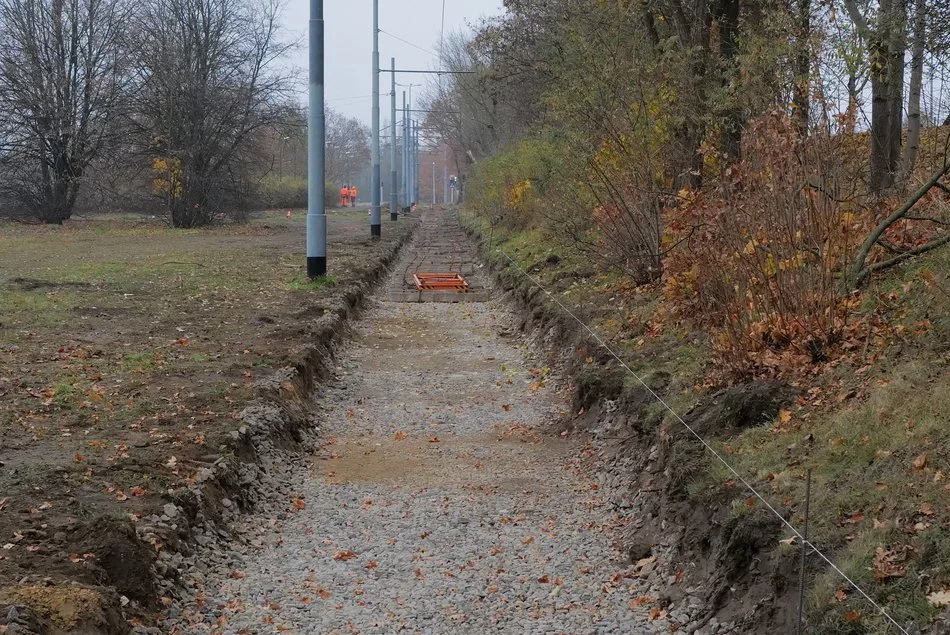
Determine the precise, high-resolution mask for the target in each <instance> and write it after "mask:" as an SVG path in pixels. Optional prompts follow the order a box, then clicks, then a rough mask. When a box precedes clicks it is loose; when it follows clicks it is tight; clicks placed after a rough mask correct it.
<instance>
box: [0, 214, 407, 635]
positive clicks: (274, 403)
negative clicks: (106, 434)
mask: <svg viewBox="0 0 950 635" xmlns="http://www.w3.org/2000/svg"><path fill="white" fill-rule="evenodd" d="M404 229H405V228H404ZM394 235H395V234H394ZM410 238H411V232H410V231H408V230H406V231H402V232H401V233H400V235H399V237H398V239H397V238H394V239H392V240H391V241H387V242H388V244H383V245H380V246H379V248H378V249H376V248H374V250H373V251H371V253H370V255H371V256H372V259H371V261H370V262H369V263H363V264H362V265H361V266H360V267H359V268H357V269H355V270H354V271H353V274H352V275H347V276H345V277H343V278H342V279H338V282H337V284H336V286H334V288H333V289H332V291H331V292H329V293H326V292H323V293H317V294H313V296H312V297H313V299H308V298H309V296H308V295H307V294H297V295H295V298H297V299H300V298H303V300H302V302H300V303H299V304H296V305H295V309H294V310H293V311H290V312H289V314H287V315H281V316H280V319H279V324H278V323H275V321H274V320H273V319H272V318H269V317H267V316H263V317H260V318H258V319H259V320H261V324H259V325H257V326H258V327H259V328H260V330H261V331H265V330H266V332H267V333H269V334H270V335H269V336H268V337H270V340H271V341H269V342H267V341H264V340H263V339H261V340H260V341H255V343H254V345H255V347H257V346H265V347H266V346H269V347H271V350H273V351H274V357H275V358H277V359H280V364H279V366H274V367H269V368H268V367H267V366H262V367H261V368H262V369H263V370H262V372H260V373H254V375H255V377H254V379H253V380H252V381H251V382H250V384H249V386H248V389H247V390H242V391H241V392H240V394H241V397H242V399H241V400H240V401H238V400H237V399H234V400H232V399H231V398H230V397H226V398H227V401H228V404H227V406H228V407H229V408H232V409H234V411H235V412H236V415H235V416H234V417H233V418H231V419H229V423H228V422H225V423H224V427H220V426H219V427H217V428H215V431H214V433H211V432H209V433H208V435H207V439H206V440H205V439H204V438H202V441H203V442H202V444H201V447H202V448H204V449H203V450H202V452H203V454H202V455H201V456H200V457H195V458H194V459H192V458H191V457H189V459H188V461H187V464H186V463H185V461H184V460H183V459H182V458H181V457H182V456H183V454H182V450H180V449H179V450H178V452H176V453H177V454H178V456H179V459H178V462H179V464H178V465H177V466H176V465H174V464H173V463H174V462H175V458H174V457H172V459H170V460H169V462H168V463H165V464H162V463H161V462H159V463H157V464H155V465H154V466H152V467H151V468H150V467H149V465H144V464H143V465H142V466H140V468H141V469H143V470H146V471H149V470H153V471H156V472H162V473H164V472H169V473H174V474H175V475H176V476H180V477H181V480H180V481H178V482H176V487H174V488H170V489H169V493H168V494H167V495H165V496H163V497H154V496H152V495H151V491H150V496H149V497H148V499H147V500H146V498H145V497H143V498H135V497H134V496H136V495H134V494H133V495H132V496H129V497H128V498H127V499H126V498H125V497H124V496H123V497H122V498H121V499H120V500H128V501H129V502H135V501H142V504H141V505H137V506H136V507H135V509H134V510H133V509H129V510H128V511H129V512H130V513H127V514H121V513H118V512H115V511H113V512H110V513H100V512H96V514H95V515H87V516H70V517H69V518H68V519H67V520H66V521H64V523H65V524H61V525H60V524H57V525H56V526H55V527H54V526H49V527H47V526H46V525H45V524H44V525H40V526H37V527H36V528H35V529H30V530H28V532H30V533H29V535H26V534H22V533H21V534H20V537H21V538H22V539H24V541H25V542H24V544H25V543H26V542H29V543H31V544H36V545H37V547H35V549H30V550H29V551H30V553H26V552H25V553H24V554H23V557H22V558H19V560H16V561H14V560H12V559H8V561H7V563H5V564H9V566H8V567H7V568H8V569H10V571H13V570H14V567H18V568H19V569H20V570H21V571H23V574H21V575H22V577H19V578H18V579H13V580H12V582H13V583H12V584H8V585H7V586H2V585H0V632H7V631H8V630H9V632H18V633H37V634H53V635H57V634H60V633H90V634H91V633H96V634H112V633H123V634H124V633H128V632H130V631H131V630H133V628H135V627H136V625H141V626H143V627H147V626H148V624H149V623H150V621H151V616H152V615H154V614H155V612H156V611H158V610H159V609H160V608H161V606H162V604H164V603H167V602H170V599H169V597H168V596H169V595H172V594H174V592H175V588H176V585H177V584H179V583H180V582H179V580H178V579H177V578H178V576H179V575H180V567H179V565H180V563H181V562H182V561H183V559H185V558H188V557H189V556H191V555H192V554H193V551H194V545H195V541H196V539H198V540H205V541H208V540H214V539H216V535H221V536H224V535H226V524H227V520H228V519H229V518H231V517H233V515H234V514H235V513H238V512H239V511H241V510H248V509H251V508H253V506H254V505H255V503H256V500H255V496H256V493H255V491H256V490H255V488H254V487H251V486H250V485H251V482H252V481H253V479H254V477H255V474H259V473H261V472H267V471H268V470H269V467H270V466H269V465H268V461H267V459H266V457H265V453H264V452H262V451H261V448H262V447H263V446H267V447H280V448H285V449H292V448H295V447H298V446H299V444H300V442H301V440H302V439H303V438H304V434H305V432H306V431H307V430H308V429H310V428H311V427H312V421H313V418H312V411H311V404H310V395H311V393H312V391H313V390H314V388H315V386H316V385H317V383H318V382H319V381H320V380H321V379H322V378H323V377H325V376H326V374H327V373H328V372H330V371H331V369H332V367H333V364H334V351H335V349H336V347H337V346H338V345H339V344H340V342H341V339H342V338H344V337H345V335H346V333H347V332H348V324H349V323H350V322H351V321H352V320H353V319H354V318H355V317H356V316H357V315H358V314H359V312H360V311H361V309H362V308H363V307H364V305H365V302H366V300H367V298H368V296H369V294H370V292H371V291H372V290H373V289H374V288H375V287H376V286H377V285H378V284H379V283H381V282H382V281H383V280H384V278H385V276H386V274H387V272H388V270H389V268H390V267H391V266H392V264H393V263H394V262H395V260H396V257H397V255H398V254H399V252H400V250H401V248H402V246H403V245H404V244H405V243H406V242H407V241H408V240H409V239H410ZM268 320H270V321H268ZM265 322H266V323H265ZM252 326H253V325H252ZM252 330H253V328H252ZM287 349H291V350H290V351H289V352H287V353H286V354H281V353H278V351H285V350H287ZM20 350H22V349H20ZM247 352H248V351H245V353H247ZM202 359H203V358H202ZM255 370H256V368H255ZM250 376H251V373H249V372H247V371H245V372H244V377H250ZM233 385H234V384H232V386H233ZM0 396H2V394H0ZM176 396H177V395H176ZM209 407H210V406H209ZM133 427H134V426H133ZM229 428H230V429H229ZM128 444H129V446H132V442H129V443H128ZM11 447H12V446H11ZM135 447H138V446H135ZM143 447H144V446H143ZM133 449H134V448H133ZM130 452H131V450H130ZM11 456H13V457H14V458H15V456H16V455H15V454H11ZM79 460H80V459H79V457H78V454H77V458H76V461H77V462H78V461H79ZM9 465H10V464H8V467H9ZM2 466H3V464H2V463H0V467H2ZM97 471H98V470H97ZM55 488H56V486H55V484H50V488H49V490H48V491H47V492H46V493H44V494H43V496H50V497H51V498H53V497H55V496H59V494H62V500H63V501H66V500H67V499H68V500H72V499H74V498H75V499H77V500H78V503H77V504H80V503H82V500H80V499H79V497H80V496H81V495H82V494H81V491H82V489H81V488H78V487H77V488H75V489H74V490H73V489H68V488H67V489H66V490H63V492H59V490H58V489H57V490H56V492H54V491H52V490H53V489H55ZM119 491H120V492H121V490H119ZM127 491H128V490H127ZM130 494H132V492H131V491H130ZM16 500H17V499H14V498H12V497H11V499H10V501H12V502H11V504H10V506H11V507H13V506H14V505H17V506H18V503H16V502H15V501H16ZM53 500H54V501H55V502H57V506H58V501H59V500H60V499H59V498H53ZM7 502H8V501H7V499H5V498H3V496H0V512H2V510H3V507H5V506H7ZM64 505H65V502H64ZM44 507H47V508H48V507H49V505H44ZM11 511H14V510H13V509H8V510H7V512H8V513H9V512H11ZM43 511H49V510H48V509H43V508H41V509H39V510H38V512H37V514H34V516H37V517H38V516H39V512H43ZM132 511H135V512H137V513H131V512H132ZM31 513H32V512H31ZM54 532H55V533H54ZM18 542H19V541H18ZM20 546H22V545H12V544H11V548H16V549H18V548H19V547H20ZM0 553H7V554H9V553H12V552H11V551H5V552H0ZM70 553H73V555H72V556H70V555H69V554H70ZM59 556H62V557H59ZM60 560H61V561H62V562H63V563H65V564H64V565H62V566H61V567H59V568H57V566H56V565H55V563H56V562H59V561H60ZM10 563H12V564H10ZM70 567H73V568H72V569H70ZM7 580H10V578H9V576H7Z"/></svg>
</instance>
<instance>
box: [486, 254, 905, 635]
mask: <svg viewBox="0 0 950 635" xmlns="http://www.w3.org/2000/svg"><path fill="white" fill-rule="evenodd" d="M498 253H500V254H501V255H503V256H504V257H505V258H507V259H508V261H509V262H510V263H511V264H512V265H513V266H514V267H515V268H516V269H517V270H518V271H520V272H521V274H522V275H524V277H526V278H527V279H528V280H530V281H531V282H532V283H533V284H534V285H535V286H536V287H537V288H538V289H540V290H541V291H543V292H544V293H545V294H546V295H547V296H548V298H550V299H551V300H553V301H554V303H555V304H557V305H558V306H559V307H561V309H562V310H563V311H564V312H565V313H567V314H568V315H569V316H571V318H572V319H573V320H574V321H575V322H577V323H578V324H580V325H581V327H583V328H584V330H585V331H587V332H588V333H590V335H591V337H593V338H594V340H596V342H597V343H598V344H599V345H600V346H601V347H602V348H603V349H604V350H606V351H607V352H608V353H610V355H611V357H613V358H614V359H616V360H617V362H618V363H619V364H620V365H621V366H623V368H624V369H625V370H626V371H627V372H628V373H630V374H631V375H632V376H633V378H634V379H636V380H637V382H639V383H640V385H641V386H643V387H644V388H645V389H646V390H647V392H649V393H650V395H652V396H653V398H654V399H656V400H657V401H658V402H659V403H660V404H661V405H662V406H663V407H664V408H665V409H666V410H667V411H668V412H669V413H670V414H671V415H673V416H674V417H675V418H676V420H677V421H679V422H680V423H681V424H683V427H684V428H686V430H687V431H689V433H690V434H691V435H692V436H694V437H695V438H696V440H697V441H699V442H700V443H701V444H702V445H703V447H705V448H706V449H707V450H708V451H709V452H710V453H711V454H712V455H713V456H714V457H716V459H717V460H718V461H719V462H720V463H722V464H723V465H724V466H725V467H726V469H727V470H729V472H730V473H732V475H733V476H735V477H736V479H738V480H739V482H741V483H742V484H743V485H744V486H745V487H746V489H748V490H749V491H750V492H751V493H752V495H753V496H755V497H756V498H757V499H759V501H761V502H762V504H763V505H765V507H766V508H767V509H768V510H769V511H770V512H772V513H773V514H774V515H775V517H776V518H778V519H779V521H780V522H781V523H782V524H783V525H785V527H786V528H787V529H788V530H789V531H790V532H791V533H792V534H793V535H794V536H795V537H796V538H797V539H798V540H801V541H802V544H803V545H804V546H805V547H806V548H808V549H810V550H811V551H813V552H814V553H815V554H817V555H818V557H820V558H821V559H822V560H824V561H825V562H826V563H827V564H828V566H829V567H831V569H832V570H833V571H834V572H835V573H837V574H838V575H839V576H841V577H842V578H843V579H844V580H845V581H847V583H848V584H850V585H851V586H852V587H853V588H854V589H855V590H856V591H857V592H858V593H860V594H861V595H862V596H863V597H864V599H865V600H867V601H868V602H869V603H870V604H871V605H872V606H874V608H876V609H877V610H878V611H880V613H881V615H883V616H884V618H885V619H887V621H888V622H890V624H891V625H893V626H894V628H896V629H897V630H898V631H900V632H901V633H903V634H904V635H910V633H908V631H907V630H906V629H905V628H904V627H903V626H901V625H900V624H898V623H897V620H895V619H894V618H893V617H892V616H891V614H890V612H889V611H888V610H887V609H885V608H884V607H883V606H881V605H880V604H878V603H877V602H876V601H874V599H873V598H872V597H871V596H870V595H869V594H868V593H867V592H866V591H865V590H864V589H862V588H861V587H860V586H858V584H857V583H856V582H855V581H854V580H852V579H851V578H850V577H849V576H848V574H846V573H845V572H844V571H842V570H841V568H840V567H838V565H836V564H835V563H834V562H832V560H831V558H829V557H828V556H826V555H825V554H824V553H822V552H821V551H820V550H819V549H818V547H816V546H815V545H814V543H812V542H811V541H810V540H808V539H807V538H805V536H803V535H802V533H801V532H800V531H798V529H796V528H795V527H794V526H793V525H792V524H791V523H790V522H788V521H787V520H785V517H784V516H782V515H781V514H780V513H779V512H778V510H776V509H775V508H774V507H773V506H772V504H771V503H769V501H768V500H766V499H765V496H763V495H762V494H760V493H759V491H758V490H757V489H755V487H753V486H752V484H750V483H749V482H748V481H747V480H746V479H745V478H744V477H743V476H742V475H741V474H740V473H739V472H738V471H737V470H736V469H735V468H734V467H732V465H730V464H729V462H728V461H726V459H725V458H724V457H723V456H722V454H720V453H719V452H717V451H716V449H715V448H713V447H712V445H710V444H709V443H708V442H707V441H706V440H705V439H704V438H703V437H702V436H701V435H700V434H699V433H698V432H696V430H694V429H693V428H692V426H690V425H689V424H688V423H686V421H684V420H683V418H682V417H681V416H680V415H679V414H678V413H677V412H676V411H675V410H673V408H671V407H670V405H669V404H668V403H666V401H665V400H664V399H663V398H662V397H660V395H658V394H657V393H656V392H655V391H654V390H653V389H652V388H650V386H649V385H647V383H646V382H645V381H643V379H642V378H641V377H640V375H638V374H637V373H636V372H634V370H633V369H632V368H630V366H628V365H627V363H626V362H625V361H623V359H621V358H620V355H618V354H617V353H616V352H614V350H613V349H612V348H611V347H610V345H608V344H607V342H605V341H604V340H603V339H602V338H601V337H600V336H599V335H598V334H597V333H596V332H595V331H594V330H593V329H592V328H590V327H589V326H587V324H585V323H584V322H583V321H582V320H581V319H580V318H578V317H577V316H576V315H574V313H573V312H572V311H571V310H570V309H569V308H567V307H566V306H564V304H562V303H561V301H560V300H558V299H557V297H555V295H554V294H553V293H551V292H550V291H548V290H547V289H545V288H544V285H542V284H541V283H540V282H538V281H537V280H536V279H535V278H533V277H532V276H531V274H530V273H528V272H527V271H525V270H524V269H523V268H522V267H521V265H519V264H518V263H517V262H516V261H515V260H514V259H513V258H512V257H511V256H509V255H508V254H506V253H505V252H504V251H502V250H500V249H499V250H498Z"/></svg>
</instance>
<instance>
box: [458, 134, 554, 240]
mask: <svg viewBox="0 0 950 635" xmlns="http://www.w3.org/2000/svg"><path fill="white" fill-rule="evenodd" d="M560 154H561V153H560V152H559V151H558V148H557V147H556V145H555V144H554V143H553V142H552V141H550V140H547V139H537V138H535V139H525V140H522V141H519V142H518V143H516V144H514V145H512V146H511V147H509V148H508V149H507V150H506V151H504V152H502V153H501V154H498V155H496V156H494V157H491V158H489V159H486V160H484V161H482V162H479V163H477V164H476V165H475V166H473V168H472V170H471V172H470V173H469V175H468V180H467V182H466V185H465V196H466V199H467V200H468V202H469V204H470V205H471V206H472V208H473V210H474V211H475V213H476V214H478V215H481V216H487V217H488V218H489V219H490V220H491V222H492V224H498V223H500V224H502V225H504V226H506V227H508V228H510V229H529V228H533V227H537V226H538V225H539V224H540V222H541V219H542V211H543V205H542V203H543V201H544V197H545V194H546V193H547V191H548V190H549V189H550V188H551V187H552V186H554V185H555V184H556V181H557V179H556V178H555V176H556V168H555V165H554V164H555V161H556V159H557V157H558V156H559V155H560Z"/></svg>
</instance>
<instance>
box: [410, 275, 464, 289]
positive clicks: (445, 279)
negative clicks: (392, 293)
mask: <svg viewBox="0 0 950 635" xmlns="http://www.w3.org/2000/svg"><path fill="white" fill-rule="evenodd" d="M413 277H414V278H415V280H416V289H418V290H419V291H460V292H463V293H464V292H467V291H468V282H466V281H465V278H463V277H462V276H461V275H460V274H457V273H417V274H415V275H414V276H413Z"/></svg>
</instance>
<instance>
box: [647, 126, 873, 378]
mask: <svg viewBox="0 0 950 635" xmlns="http://www.w3.org/2000/svg"><path fill="white" fill-rule="evenodd" d="M839 146H840V141H839V138H837V137H835V136H833V135H826V134H816V135H815V136H813V137H811V138H808V139H807V140H803V139H801V137H800V135H799V129H798V128H797V127H796V125H795V124H794V123H793V122H792V121H791V120H789V119H788V117H787V116H785V115H784V114H781V113H777V114H772V115H769V116H767V117H765V118H763V119H761V120H758V121H757V122H754V123H753V124H752V125H751V126H750V128H749V130H748V133H747V134H746V136H745V138H744V140H743V152H742V154H743V159H742V161H741V162H739V163H738V164H736V165H734V166H733V167H730V168H729V169H727V170H726V171H725V173H724V175H723V177H722V178H721V179H720V183H719V185H717V186H716V189H715V190H714V191H711V192H704V193H699V194H695V193H688V192H684V193H683V194H684V202H683V203H682V204H681V205H680V206H679V207H678V208H677V209H675V210H673V211H671V213H670V214H669V217H668V233H667V236H666V238H665V240H666V241H667V243H670V244H672V243H675V242H677V241H682V248H681V249H675V250H673V252H672V253H671V254H670V256H669V257H668V259H667V262H666V269H667V274H666V276H665V288H666V293H667V295H668V297H669V298H670V299H671V300H672V302H673V303H674V305H675V307H676V308H677V310H678V312H679V313H680V314H681V315H682V316H686V317H689V318H692V319H695V320H696V321H698V322H700V323H702V324H704V325H706V326H707V327H709V328H710V329H711V330H712V331H713V333H714V336H715V337H714V340H713V341H714V346H715V349H716V353H717V354H718V356H719V357H720V358H721V361H722V363H723V367H724V369H725V370H727V371H728V372H730V373H731V374H734V375H738V376H744V377H746V376H751V375H761V374H765V375H771V374H778V373H780V372H781V371H782V370H783V369H787V368H798V367H801V366H803V365H808V364H814V363H819V362H822V361H825V360H827V359H829V358H831V357H833V356H834V355H835V352H836V350H837V349H838V347H839V345H840V343H841V342H842V340H843V338H844V337H845V335H846V331H847V328H848V320H849V314H850V312H851V310H852V309H853V308H854V306H855V304H856V302H857V299H856V298H855V297H852V296H849V295H848V294H847V292H846V291H845V290H844V287H843V285H841V284H840V283H839V281H838V277H839V273H840V272H841V270H842V267H844V266H846V265H847V263H849V262H850V259H851V258H852V255H853V253H854V250H855V248H856V245H858V244H859V243H860V240H861V239H862V238H863V236H864V235H865V233H866V226H867V221H866V219H865V214H864V213H863V212H862V211H860V210H859V209H858V207H857V205H856V199H857V196H856V193H855V192H854V191H853V188H854V184H855V183H856V179H855V178H854V176H855V175H853V174H851V173H850V171H849V169H848V166H849V165H852V164H851V163H849V162H848V160H847V152H845V151H843V150H842V148H840V147H839Z"/></svg>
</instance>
